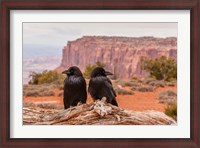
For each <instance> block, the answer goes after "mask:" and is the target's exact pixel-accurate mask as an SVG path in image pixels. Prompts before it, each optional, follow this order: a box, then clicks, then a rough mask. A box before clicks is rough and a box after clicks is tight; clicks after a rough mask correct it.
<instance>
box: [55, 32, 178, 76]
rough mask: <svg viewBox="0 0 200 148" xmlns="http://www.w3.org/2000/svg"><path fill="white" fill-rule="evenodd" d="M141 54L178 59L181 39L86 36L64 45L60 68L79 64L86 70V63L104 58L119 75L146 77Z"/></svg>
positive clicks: (102, 60)
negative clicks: (178, 44)
mask: <svg viewBox="0 0 200 148" xmlns="http://www.w3.org/2000/svg"><path fill="white" fill-rule="evenodd" d="M141 56H147V57H150V58H155V57H159V56H167V57H173V58H175V59H176V56H177V39H176V38H175V37H170V38H155V37H108V36H84V37H82V38H79V39H77V40H75V41H69V42H68V43H67V45H66V46H65V47H64V48H63V55H62V61H61V65H60V66H59V67H58V68H57V70H59V71H62V70H63V69H67V68H68V67H69V66H72V65H76V66H78V67H80V69H81V70H82V71H84V70H85V67H86V65H88V64H94V63H96V62H97V61H101V62H103V63H105V64H106V69H107V70H110V71H111V72H112V73H114V74H115V76H116V77H117V78H130V77H132V76H143V75H144V72H143V71H141V69H140V57H141Z"/></svg>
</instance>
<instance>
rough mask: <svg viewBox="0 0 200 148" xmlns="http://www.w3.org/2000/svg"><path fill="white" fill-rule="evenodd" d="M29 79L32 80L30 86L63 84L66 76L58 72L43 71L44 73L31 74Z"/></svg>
mask: <svg viewBox="0 0 200 148" xmlns="http://www.w3.org/2000/svg"><path fill="white" fill-rule="evenodd" d="M29 77H31V80H30V81H29V84H45V83H54V84H63V81H64V79H65V77H66V76H65V75H63V74H61V73H58V72H57V71H52V70H50V71H47V70H45V71H43V72H41V73H40V72H39V73H37V72H31V73H30V75H29Z"/></svg>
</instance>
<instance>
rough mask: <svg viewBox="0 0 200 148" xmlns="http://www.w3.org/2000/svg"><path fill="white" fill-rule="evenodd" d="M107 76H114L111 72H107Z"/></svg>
mask: <svg viewBox="0 0 200 148" xmlns="http://www.w3.org/2000/svg"><path fill="white" fill-rule="evenodd" d="M105 74H106V75H113V74H112V73H111V72H109V71H106V72H105Z"/></svg>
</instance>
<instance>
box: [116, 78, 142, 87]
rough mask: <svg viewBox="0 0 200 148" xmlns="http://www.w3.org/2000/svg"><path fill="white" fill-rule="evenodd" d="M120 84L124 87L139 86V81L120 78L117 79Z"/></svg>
mask: <svg viewBox="0 0 200 148" xmlns="http://www.w3.org/2000/svg"><path fill="white" fill-rule="evenodd" d="M115 82H116V83H117V84H118V85H121V86H122V87H125V86H127V87H137V86H139V82H138V81H136V80H121V79H118V80H116V81H115Z"/></svg>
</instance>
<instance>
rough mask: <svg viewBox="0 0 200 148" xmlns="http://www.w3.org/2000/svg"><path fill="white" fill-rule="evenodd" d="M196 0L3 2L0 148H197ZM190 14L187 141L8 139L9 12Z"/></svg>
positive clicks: (199, 143) (199, 129) (199, 138)
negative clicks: (148, 12)
mask: <svg viewBox="0 0 200 148" xmlns="http://www.w3.org/2000/svg"><path fill="white" fill-rule="evenodd" d="M199 6H200V5H199V0H124V1H122V0H107V1H106V0H95V1H94V0H84V1H81V0H67V1H66V0H7V1H6V0H4V1H3V2H1V40H0V42H1V50H0V60H1V62H0V63H1V64H0V87H1V89H0V101H1V102H0V106H1V107H0V115H1V122H0V133H1V138H0V147H20V148H21V147H37V148H39V147H70V148H71V147H142V148H144V147H148V148H154V147H159V148H160V147H163V148H164V147H166V148H168V147H170V148H172V147H174V148H182V147H184V148H186V147H188V148H189V147H190V148H199V147H200V136H199V134H200V118H199V117H200V103H199V102H200V101H199V97H200V95H199V94H200V93H198V91H200V89H199V83H200V81H199V76H198V73H199V70H200V67H199V56H200V54H199V50H200V49H199V41H200V40H199V39H200V38H199V34H200V31H199V26H200V22H199V20H200V19H199V17H200V15H199V13H200V12H199ZM67 9H68V10H172V9H173V10H190V12H191V13H190V16H191V20H190V24H191V29H190V38H191V48H190V50H191V61H190V65H191V69H190V73H191V78H190V81H191V88H190V91H191V97H190V99H191V101H190V102H191V104H190V106H191V112H190V115H191V119H190V123H191V127H190V130H191V136H190V138H188V139H186V138H180V139H179V138H175V139H170V138H165V139H161V138H151V139H150V138H139V139H133V138H127V139H122V138H117V139H114V138H109V139H106V138H100V139H95V138H86V139H83V138H72V139H67V138H54V139H40V138H34V139H33V138H16V139H13V138H10V106H9V104H10V40H9V39H10V29H9V28H10V27H9V26H10V10H67Z"/></svg>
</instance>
